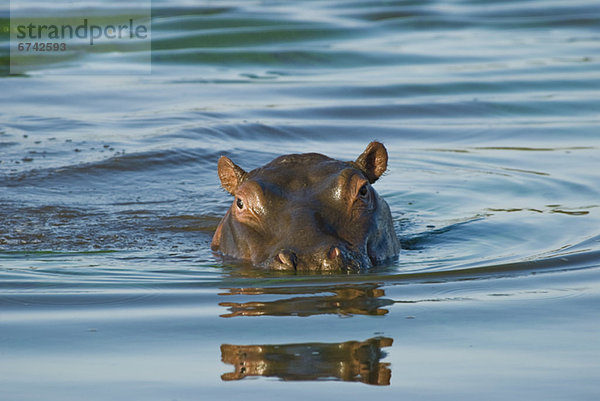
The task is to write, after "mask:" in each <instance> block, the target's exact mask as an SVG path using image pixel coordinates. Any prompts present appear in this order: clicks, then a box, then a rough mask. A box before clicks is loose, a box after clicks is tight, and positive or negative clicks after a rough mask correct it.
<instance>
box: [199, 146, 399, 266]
mask: <svg viewBox="0 0 600 401" xmlns="http://www.w3.org/2000/svg"><path fill="white" fill-rule="evenodd" d="M387 159H388V156H387V151H386V149H385V147H384V146H383V145H382V144H381V143H379V142H371V143H370V144H369V146H368V147H367V149H366V150H365V151H364V152H363V153H362V154H361V155H360V156H359V157H358V159H356V161H353V162H344V161H340V160H335V159H332V158H329V157H327V156H324V155H322V154H318V153H306V154H292V155H285V156H281V157H278V158H276V159H275V160H273V161H272V162H270V163H268V164H266V165H265V166H263V167H260V168H257V169H255V170H252V171H250V172H246V171H244V170H243V169H241V168H240V167H238V166H237V165H235V164H234V163H233V162H232V161H231V160H230V159H228V158H227V157H225V156H222V157H221V158H220V159H219V163H218V172H219V178H220V179H221V185H222V186H223V188H225V190H227V191H228V192H229V193H230V194H232V195H233V196H234V197H235V199H234V201H233V204H232V205H231V207H230V208H229V210H228V211H227V214H226V215H225V217H223V219H222V220H221V222H220V224H219V226H218V227H217V230H216V232H215V234H214V237H213V241H212V246H211V247H212V249H213V251H219V252H221V253H222V254H223V255H225V256H229V257H233V258H236V259H241V260H245V261H249V262H251V263H252V264H253V265H256V266H261V267H265V268H269V269H274V270H292V271H293V270H297V271H336V270H337V271H340V270H341V271H345V270H346V271H348V270H361V269H367V268H369V267H371V266H373V265H377V264H381V263H383V262H386V261H389V260H391V259H394V258H396V257H397V256H398V252H399V250H400V244H399V241H398V238H397V237H396V233H395V232H394V226H393V222H392V216H391V213H390V209H389V207H388V205H387V203H386V202H385V201H384V200H383V199H382V198H381V197H380V196H379V195H378V194H377V192H376V191H375V189H373V187H372V186H371V184H373V183H374V182H375V181H377V179H378V178H379V177H380V176H381V175H382V174H383V173H384V172H385V170H386V168H387Z"/></svg>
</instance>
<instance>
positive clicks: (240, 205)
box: [235, 198, 244, 209]
mask: <svg viewBox="0 0 600 401" xmlns="http://www.w3.org/2000/svg"><path fill="white" fill-rule="evenodd" d="M235 204H236V206H237V207H238V209H243V208H244V201H243V200H242V199H241V198H237V199H236V201H235Z"/></svg>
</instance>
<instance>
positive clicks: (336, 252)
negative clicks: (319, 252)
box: [327, 246, 342, 260]
mask: <svg viewBox="0 0 600 401" xmlns="http://www.w3.org/2000/svg"><path fill="white" fill-rule="evenodd" d="M341 254H342V252H341V251H340V248H338V247H337V246H332V247H331V249H330V250H329V252H328V253H327V257H328V258H329V259H331V260H334V259H337V258H339V257H340V255H341Z"/></svg>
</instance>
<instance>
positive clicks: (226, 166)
mask: <svg viewBox="0 0 600 401" xmlns="http://www.w3.org/2000/svg"><path fill="white" fill-rule="evenodd" d="M217 169H218V172H219V179H220V180H221V185H222V186H223V188H225V190H226V191H227V192H229V193H230V194H232V195H233V194H234V192H235V190H236V189H237V187H238V186H239V185H240V184H241V183H242V181H244V178H245V177H246V172H245V171H244V170H243V169H242V168H241V167H239V166H237V165H236V164H235V163H234V162H232V161H231V159H229V158H228V157H226V156H221V158H220V159H219V163H218V165H217Z"/></svg>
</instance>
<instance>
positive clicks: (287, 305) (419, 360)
mask: <svg viewBox="0 0 600 401" xmlns="http://www.w3.org/2000/svg"><path fill="white" fill-rule="evenodd" d="M132 4H134V6H135V4H137V3H132ZM36 7H38V8H37V9H36V10H37V11H36V12H40V13H44V12H61V10H57V9H53V6H52V4H50V3H49V2H38V3H37V4H36ZM95 7H96V8H98V9H99V10H100V11H102V12H104V13H107V15H111V13H112V14H114V15H122V14H123V11H122V10H120V9H119V7H115V6H114V5H112V4H111V3H110V2H107V3H106V5H104V6H99V5H95ZM140 7H142V5H141V2H140ZM62 12H65V10H62ZM69 12H71V13H72V14H73V15H75V16H77V15H78V12H79V13H80V15H84V14H85V12H84V11H82V10H78V9H77V8H74V9H70V10H69ZM0 18H1V21H0V22H1V23H2V24H3V25H5V24H6V23H7V21H8V12H7V11H6V10H4V11H2V14H0ZM599 18H600V7H599V6H598V5H597V4H596V3H595V2H593V1H587V0H586V1H575V2H569V3H568V4H567V3H564V2H554V1H521V2H512V1H494V2H487V1H486V2H483V1H456V2H442V1H425V2H409V1H373V2H363V1H353V0H336V1H329V2H320V1H302V2H293V3H290V2H285V1H261V2H259V1H256V2H255V1H243V2H242V1H225V2H172V1H155V2H153V7H152V54H151V58H152V74H150V75H135V74H133V75H123V74H122V73H123V69H125V70H127V66H130V67H131V68H132V69H134V67H135V66H136V65H138V64H139V63H142V62H143V60H145V58H144V57H142V56H143V55H141V54H139V52H136V51H133V50H132V51H130V52H124V53H118V54H115V53H111V52H109V51H102V50H101V51H99V52H96V53H94V54H88V55H77V54H75V55H71V56H70V57H68V58H64V59H56V60H53V61H52V62H48V63H45V64H44V63H42V64H40V65H36V66H35V68H34V67H32V69H31V70H30V71H27V72H26V73H25V74H21V75H17V76H14V75H13V76H10V75H8V74H4V75H3V76H2V77H0V88H2V92H3V93H4V94H5V96H4V97H3V100H2V107H1V108H0V359H1V360H2V363H1V364H0V384H1V387H2V396H1V397H0V398H2V399H7V400H17V399H18V400H38V399H41V398H43V399H52V400H54V399H56V400H79V399H89V400H96V399H97V400H105V399H116V400H120V399H123V400H125V399H127V400H131V399H144V400H154V399H156V400H164V399H178V400H197V399H215V398H221V399H230V398H233V397H236V396H237V397H239V396H243V397H245V398H247V399H265V398H268V399H280V398H285V399H307V398H327V399H340V400H341V399H344V400H347V399H349V398H352V399H355V398H356V399H357V398H360V397H371V398H374V397H376V398H380V399H390V400H391V399H398V398H406V399H427V400H431V399H444V400H447V399H473V400H475V399H477V400H479V399H481V398H485V399H490V400H495V399H498V400H500V399H502V400H504V399H522V398H528V399H531V398H534V399H548V400H573V399H577V400H588V399H589V400H595V399H597V398H598V396H600V386H599V385H598V384H597V377H598V375H599V374H600V363H599V362H598V361H599V360H600V352H599V350H600V341H599V338H600V336H599V334H600V333H599V331H600V321H599V320H598V310H599V307H600V269H599V268H600V230H599V229H598V227H600V208H599V206H600V193H599V189H598V188H599V186H598V183H599V182H600V181H599V175H598V171H599V166H600V152H599V148H600V139H599V136H598V126H599V123H600V107H599V103H598V98H599V97H600V72H599V71H600V68H599V67H600V59H599V58H598V54H600V53H599V50H600V30H599V29H598V24H597V21H598V19H599ZM3 35H4V36H0V39H1V40H2V41H3V44H6V41H7V40H8V36H7V35H6V34H3ZM2 49H5V46H4V47H2ZM2 51H3V52H4V53H2V54H1V55H0V58H1V59H2V63H3V67H6V66H7V63H8V61H7V60H8V55H7V54H6V52H5V50H2ZM115 64H116V65H118V66H119V68H115ZM90 73H91V75H90ZM373 139H377V140H380V141H382V142H383V143H385V145H386V147H387V148H388V151H389V153H390V165H389V171H388V172H387V173H386V175H384V176H383V177H382V178H381V179H380V180H379V181H378V182H377V184H376V185H375V187H376V189H377V190H378V191H379V193H380V194H381V195H383V196H384V197H385V199H386V200H387V202H388V203H389V204H390V207H391V209H392V214H393V217H394V224H395V227H396V231H397V233H398V236H399V237H400V239H401V242H402V246H403V250H402V252H401V254H400V257H399V259H398V262H397V263H394V264H391V265H389V266H382V267H378V268H376V269H374V270H372V271H370V272H365V273H361V274H353V275H327V276H321V275H302V276H301V275H290V274H273V273H270V272H265V271H260V270H257V269H250V268H246V267H240V266H235V265H228V264H223V263H222V261H221V259H220V258H219V257H218V255H215V254H213V253H212V252H210V248H209V245H210V241H211V237H212V233H213V232H214V229H215V228H216V225H217V224H218V222H219V219H220V218H221V217H222V216H223V214H224V213H225V211H226V209H227V208H228V207H229V204H230V202H231V199H230V198H229V196H228V195H227V194H226V193H225V191H223V190H221V189H220V188H219V182H218V177H217V175H216V162H217V160H218V158H219V156H220V155H227V156H229V157H230V158H232V159H233V160H234V161H236V163H238V164H239V165H240V166H242V167H243V168H245V169H252V168H255V167H258V166H260V165H262V164H264V163H266V162H268V161H270V160H271V159H273V158H274V157H276V156H278V155H280V154H285V153H294V152H313V151H318V152H322V153H325V154H328V155H330V156H332V157H336V158H340V159H344V160H352V159H355V158H356V157H357V156H358V155H359V154H360V153H361V152H362V150H363V149H364V148H365V147H366V145H367V144H368V142H369V141H371V140H373Z"/></svg>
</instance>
